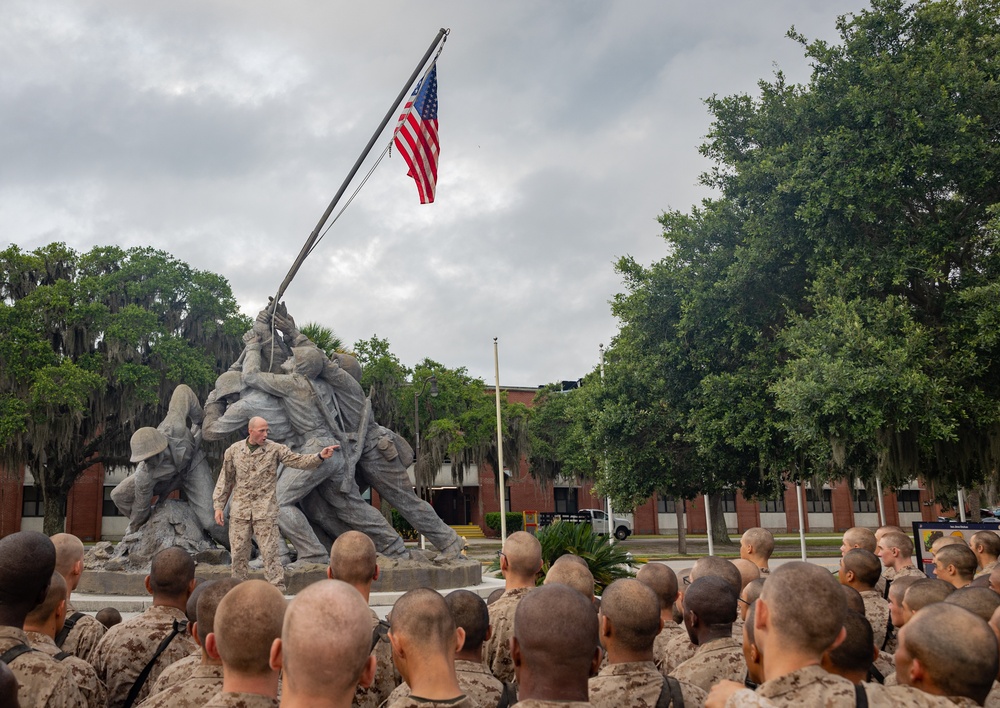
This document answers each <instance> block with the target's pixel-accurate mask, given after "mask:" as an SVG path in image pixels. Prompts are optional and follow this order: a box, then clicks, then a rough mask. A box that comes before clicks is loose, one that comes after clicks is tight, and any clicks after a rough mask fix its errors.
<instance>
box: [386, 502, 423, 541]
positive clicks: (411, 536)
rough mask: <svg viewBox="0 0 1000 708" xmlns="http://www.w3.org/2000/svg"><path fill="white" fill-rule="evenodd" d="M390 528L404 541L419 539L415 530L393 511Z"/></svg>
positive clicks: (400, 515)
mask: <svg viewBox="0 0 1000 708" xmlns="http://www.w3.org/2000/svg"><path fill="white" fill-rule="evenodd" d="M392 527H393V528H394V529H396V533H398V534H399V535H400V536H401V537H402V538H403V540H404V541H413V540H415V539H417V538H419V537H420V534H418V533H417V532H416V529H414V528H413V527H412V526H410V522H409V521H407V520H406V519H404V518H403V515H402V514H400V513H399V512H398V511H396V510H395V509H393V510H392Z"/></svg>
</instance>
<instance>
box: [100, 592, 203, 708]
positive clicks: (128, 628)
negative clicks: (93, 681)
mask: <svg viewBox="0 0 1000 708" xmlns="http://www.w3.org/2000/svg"><path fill="white" fill-rule="evenodd" d="M175 621H177V622H186V621H187V617H186V616H185V615H184V613H183V612H182V611H181V610H179V609H177V608H176V607H166V606H164V605H153V606H152V607H150V608H148V609H147V610H146V611H145V612H143V613H142V614H141V615H139V616H138V617H133V618H132V619H130V620H126V621H125V622H122V623H121V624H116V625H115V626H114V627H112V628H111V629H109V630H108V632H107V634H105V635H104V638H103V639H102V640H101V641H100V643H99V644H98V645H97V649H96V650H95V651H94V662H93V663H94V668H95V669H97V676H98V677H99V678H100V679H101V680H102V681H104V684H105V685H106V686H107V687H108V708H120V707H121V706H123V705H124V704H125V699H126V698H127V697H128V692H129V691H130V690H131V688H132V684H134V683H135V680H136V678H137V677H138V676H139V674H140V673H141V672H142V670H143V668H144V667H145V666H146V664H148V663H149V660H150V659H151V658H152V656H153V654H154V653H156V649H157V647H158V646H159V645H160V642H162V641H163V640H164V639H165V638H166V637H167V636H168V635H169V634H170V633H171V632H172V631H173V627H174V622H175ZM194 648H195V645H194V642H193V641H192V640H191V639H190V638H189V637H187V635H185V634H183V633H181V634H178V635H177V636H175V637H174V638H173V640H172V641H171V642H170V644H168V645H167V648H166V649H164V650H163V653H162V654H160V656H159V658H157V660H156V663H155V664H154V665H153V670H152V671H151V672H150V673H149V677H148V678H147V679H146V683H145V685H143V687H142V689H141V690H140V691H139V694H138V696H137V697H136V703H138V702H140V701H142V700H144V699H145V698H146V696H148V695H149V690H150V689H151V688H152V687H153V684H154V683H155V682H156V679H157V677H158V676H159V675H160V672H161V671H163V669H165V668H166V667H167V666H169V665H170V664H172V663H174V662H175V661H177V660H178V659H183V658H184V657H186V656H188V655H189V654H190V653H191V652H192V651H193V650H194Z"/></svg>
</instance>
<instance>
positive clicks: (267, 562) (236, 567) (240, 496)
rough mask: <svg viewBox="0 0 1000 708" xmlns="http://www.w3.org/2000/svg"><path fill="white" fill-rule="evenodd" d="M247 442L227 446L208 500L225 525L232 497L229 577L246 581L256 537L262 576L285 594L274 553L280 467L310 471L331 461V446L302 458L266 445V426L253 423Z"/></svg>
mask: <svg viewBox="0 0 1000 708" xmlns="http://www.w3.org/2000/svg"><path fill="white" fill-rule="evenodd" d="M248 433H249V434H248V437H247V438H246V440H241V441H239V442H237V443H234V444H233V445H230V446H229V449H227V450H226V454H225V456H224V457H223V461H222V472H221V473H220V474H219V480H218V482H216V485H215V493H214V494H213V496H212V501H213V504H214V506H215V522H216V523H217V524H219V525H220V526H221V525H222V524H223V521H224V519H223V509H225V507H226V502H227V501H229V500H230V496H232V500H231V505H230V510H229V542H230V546H231V553H232V570H233V577H236V578H239V579H240V580H245V579H246V578H247V575H248V574H249V565H248V563H249V560H250V537H251V534H253V535H254V536H256V537H257V544H258V545H259V546H260V552H261V555H262V556H263V558H264V576H265V577H266V578H267V581H268V582H269V583H271V584H272V585H274V586H275V587H277V588H278V589H279V590H281V591H282V592H284V590H285V576H284V571H283V570H282V568H281V561H280V559H279V551H278V540H279V534H278V497H277V492H276V489H277V475H278V465H279V464H284V465H285V466H287V467H295V468H298V469H303V470H309V469H315V468H317V467H319V466H320V464H322V463H323V461H324V460H328V459H329V458H330V457H332V456H333V454H334V451H335V450H336V447H335V446H332V445H330V446H327V447H324V448H323V449H322V450H320V451H319V452H318V453H314V454H311V455H300V454H298V453H295V452H292V451H291V449H290V448H288V447H286V446H285V445H282V444H281V443H276V442H269V441H268V439H267V436H268V425H267V421H266V420H264V419H263V418H251V419H250V424H249V428H248Z"/></svg>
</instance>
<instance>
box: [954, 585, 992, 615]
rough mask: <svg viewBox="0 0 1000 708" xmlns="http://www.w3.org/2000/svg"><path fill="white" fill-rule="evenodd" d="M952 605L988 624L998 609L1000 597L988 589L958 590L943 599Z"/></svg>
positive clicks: (968, 588) (970, 588) (969, 588)
mask: <svg viewBox="0 0 1000 708" xmlns="http://www.w3.org/2000/svg"><path fill="white" fill-rule="evenodd" d="M944 601H945V602H947V603H950V604H952V605H958V606H959V607H962V608H964V609H966V610H968V611H969V612H971V613H972V614H974V615H976V616H977V617H981V618H982V620H983V621H984V622H989V621H990V618H991V617H992V616H993V613H994V612H996V610H997V608H998V607H1000V595H997V594H996V593H995V592H993V591H992V590H990V589H989V588H981V587H980V588H974V587H967V588H960V589H958V590H956V591H955V592H953V593H952V594H951V595H949V596H948V597H946V598H945V599H944Z"/></svg>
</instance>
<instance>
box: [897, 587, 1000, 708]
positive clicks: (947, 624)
mask: <svg viewBox="0 0 1000 708" xmlns="http://www.w3.org/2000/svg"><path fill="white" fill-rule="evenodd" d="M914 587H915V586H914ZM910 590H913V588H910ZM901 653H902V654H903V657H902V659H903V660H902V661H901V660H900V658H901V657H900V654H901ZM914 661H919V662H920V664H921V665H922V666H923V669H924V671H925V672H926V674H927V676H928V677H929V678H930V680H931V681H932V682H933V684H934V687H936V688H937V689H938V690H939V691H940V692H941V694H942V695H945V696H966V697H969V698H972V699H973V700H975V701H976V702H977V703H979V704H980V705H982V704H983V702H984V701H985V700H986V696H987V695H988V694H989V692H990V689H991V688H992V686H993V681H994V679H995V678H996V675H997V664H998V661H997V640H996V636H995V635H994V634H993V631H992V630H991V629H990V627H989V625H988V624H987V623H986V622H985V621H984V620H982V619H980V618H979V617H977V616H976V615H974V614H972V613H971V612H969V611H968V610H965V609H963V608H961V607H958V606H956V605H952V604H949V603H946V602H940V603H937V604H935V605H931V606H929V607H925V608H924V609H923V610H921V611H920V612H919V613H918V614H916V615H914V617H913V618H912V619H911V620H910V621H909V622H907V623H906V626H904V627H903V628H902V629H900V634H899V650H897V652H896V667H897V678H898V679H899V682H900V683H910V676H909V675H908V672H907V671H906V670H905V669H906V668H908V667H909V666H910V665H911V664H912V663H913V662H914Z"/></svg>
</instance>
